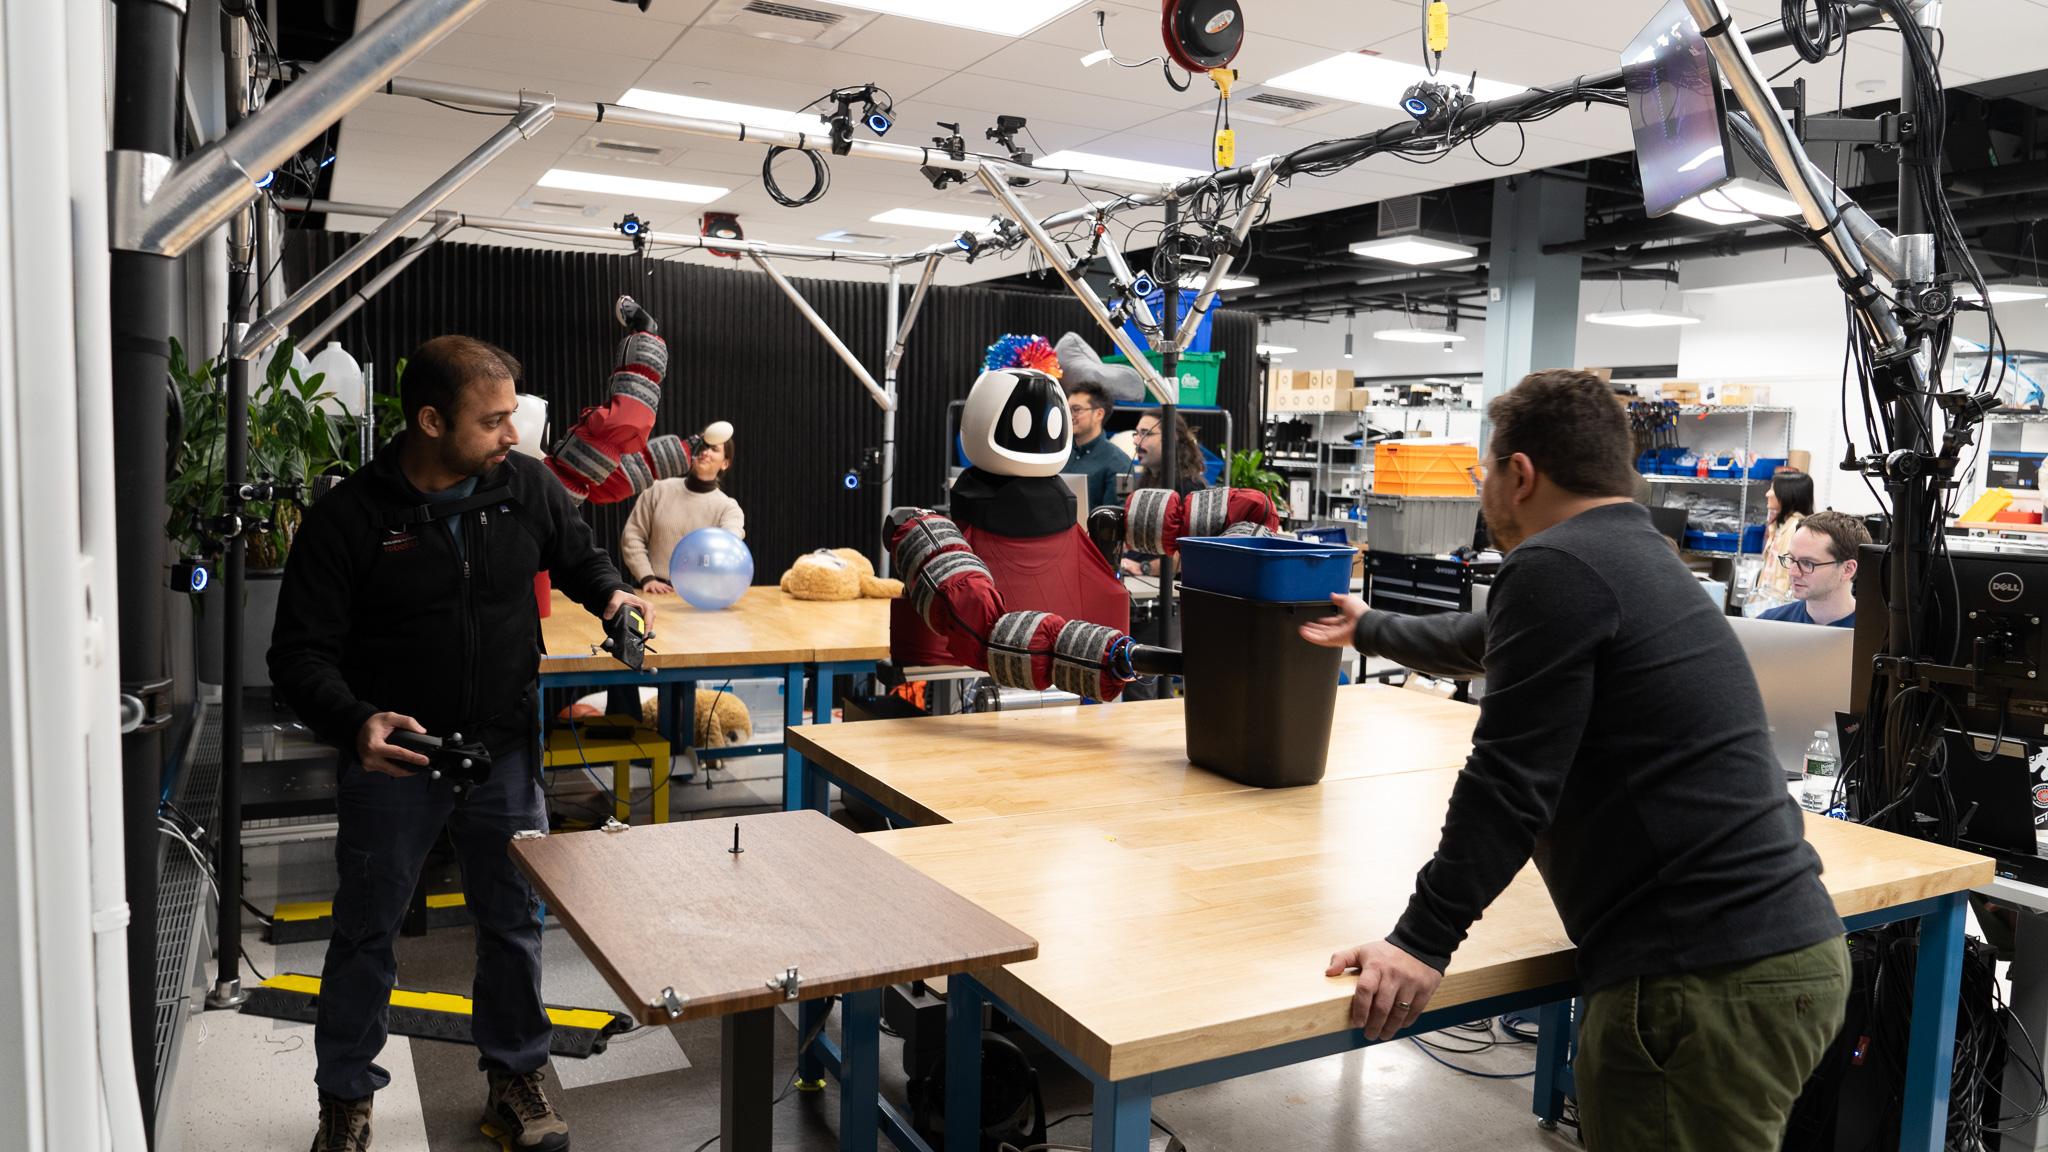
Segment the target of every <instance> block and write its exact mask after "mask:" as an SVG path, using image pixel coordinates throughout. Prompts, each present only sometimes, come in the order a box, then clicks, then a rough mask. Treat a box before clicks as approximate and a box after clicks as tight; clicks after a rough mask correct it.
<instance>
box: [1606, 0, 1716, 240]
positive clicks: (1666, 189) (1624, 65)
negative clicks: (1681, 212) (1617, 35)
mask: <svg viewBox="0 0 2048 1152" xmlns="http://www.w3.org/2000/svg"><path fill="white" fill-rule="evenodd" d="M1621 76H1622V82H1623V84H1624V85H1625V86H1626V87H1627V88H1628V119H1629V127H1630V128H1631V129H1632V130H1633V131H1634V133H1635V143H1636V170H1637V172H1638V173H1640V174H1641V176H1642V184H1643V211H1644V212H1646V213H1648V214H1649V215H1651V216H1662V215H1664V214H1665V213H1667V212H1669V211H1671V210H1672V209H1674V208H1676V207H1678V206H1679V205H1680V204H1682V203H1684V202H1685V201H1687V200H1690V199H1692V198H1693V197H1695V196H1698V195H1700V194H1701V193H1703V192H1708V191H1711V190H1713V189H1715V188H1718V187H1720V186H1721V185H1722V184H1725V183H1727V182H1728V179H1729V177H1730V176H1731V175H1733V172H1732V171H1731V170H1730V168H1729V151H1728V149H1729V145H1728V121H1727V115H1726V113H1727V107H1726V104H1725V97H1723V96H1722V93H1721V79H1720V74H1719V73H1718V72H1716V71H1715V70H1714V57H1713V54H1712V53H1711V52H1709V51H1708V50H1707V43H1706V40H1705V39H1704V38H1703V37H1702V36H1701V35H1700V31H1699V25H1698V24H1697V23H1695V22H1694V21H1693V18H1692V14H1691V13H1690V12H1688V11H1687V10H1686V7H1685V0H1670V3H1668V4H1666V5H1664V7H1663V8H1661V9H1659V10H1658V12H1657V16H1656V19H1654V20H1651V21H1650V23H1649V25H1648V26H1646V27H1645V28H1644V29H1643V30H1642V31H1641V32H1639V33H1637V35H1636V38H1635V39H1634V40H1633V41H1631V42H1630V43H1629V46H1628V48H1627V49H1626V50H1625V51H1624V52H1623V53H1622V54H1621Z"/></svg>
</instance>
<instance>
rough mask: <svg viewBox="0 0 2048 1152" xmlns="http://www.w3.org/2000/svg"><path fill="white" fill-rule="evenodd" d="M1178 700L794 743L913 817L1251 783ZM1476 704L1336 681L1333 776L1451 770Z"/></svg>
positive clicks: (841, 729)
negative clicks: (1223, 763) (1196, 748)
mask: <svg viewBox="0 0 2048 1152" xmlns="http://www.w3.org/2000/svg"><path fill="white" fill-rule="evenodd" d="M1183 715H1184V709H1183V702H1182V701H1180V700H1144V701H1133V702H1131V703H1119V704H1113V705H1110V706H1107V707H1088V708H1082V707H1072V708H1047V709H1040V710H1035V711H1026V712H989V713H983V714H981V715H975V716H935V717H925V718H919V719H914V720H870V721H863V722H861V723H858V724H827V725H814V726H809V727H803V728H792V729H790V731H789V735H788V739H789V745H790V747H792V748H795V749H797V750H799V751H801V752H802V753H803V754H804V756H806V757H807V758H809V759H810V760H812V761H814V762H816V763H818V764H820V765H823V766H824V767H825V768H826V770H827V771H829V772H830V773H831V774H832V775H833V776H834V777H835V778H837V779H839V780H841V781H844V782H846V783H848V784H851V785H852V786H853V787H854V788H855V789H856V790H858V791H860V792H863V793H866V794H867V795H868V796H870V797H872V798H874V799H875V800H876V801H877V802H879V803H881V804H882V805H883V806H885V807H887V808H889V809H890V810H891V811H894V812H896V813H897V814H898V815H901V816H903V817H904V818H906V819H908V820H909V821H911V822H912V823H914V824H944V823H951V822H957V821H962V820H984V819H988V818H990V817H995V816H1021V815H1027V814H1030V813H1035V812H1055V811H1063V810H1066V809H1071V808H1089V807H1096V806H1099V805H1105V804H1145V803H1151V802H1154V801H1159V800H1171V799H1177V798H1179V797H1182V796H1200V795H1207V794H1210V793H1218V792H1241V791H1246V790H1247V786H1246V785H1243V784H1239V783H1237V782H1236V781H1234V780H1229V779H1226V778H1224V777H1222V776H1218V775H1216V774H1215V773H1213V772H1208V771H1205V770H1203V769H1200V768H1197V767H1195V766H1194V765H1192V764H1189V763H1188V761H1187V738H1186V727H1185V725H1184V723H1183V720H1182V717H1183ZM1478 718H1479V709H1477V708H1474V707H1473V706H1471V705H1470V704H1458V703H1453V702H1451V701H1449V700H1443V699H1439V698H1436V697H1433V696H1429V695H1426V694H1423V693H1420V692H1409V691H1405V690H1402V689H1398V688H1385V687H1381V686H1379V685H1365V684H1362V685H1356V686H1353V687H1349V688H1339V689H1338V690H1337V711H1336V715H1335V717H1334V718H1333V719H1332V721H1331V724H1330V756H1329V762H1328V765H1327V767H1326V768H1325V769H1324V777H1323V778H1324V779H1325V780H1344V779H1350V778H1353V777H1359V776H1373V775H1381V774H1385V773H1389V772H1412V771H1417V770H1420V769H1431V768H1446V767H1455V766H1457V765H1461V764H1463V763H1464V762H1465V754H1466V752H1467V751H1468V750H1469V749H1470V748H1471V745H1472V726H1473V724H1474V723H1476V722H1477V721H1478Z"/></svg>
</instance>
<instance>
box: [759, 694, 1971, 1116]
mask: <svg viewBox="0 0 2048 1152" xmlns="http://www.w3.org/2000/svg"><path fill="white" fill-rule="evenodd" d="M1180 709H1181V705H1180V703H1179V702H1178V701H1158V702H1149V703H1143V704H1128V705H1126V704H1119V705H1112V706H1108V707H1094V708H1073V709H1047V710H1042V711H1034V712H1018V713H1007V714H1003V713H998V714H995V715H989V716H976V717H955V718H944V719H916V720H899V721H875V722H870V723H863V724H854V725H845V726H840V727H835V728H832V729H800V730H798V731H796V732H794V733H792V734H791V743H792V745H793V746H795V747H797V748H799V749H801V750H802V751H803V752H804V753H805V754H806V755H807V756H810V757H812V758H813V759H814V760H816V761H817V762H818V763H819V764H820V765H821V766H822V767H823V768H824V770H825V771H828V772H829V773H831V774H832V775H834V776H836V777H838V778H839V779H840V780H841V781H842V782H843V783H846V784H847V785H848V786H850V787H852V788H854V789H856V790H858V791H860V792H862V793H864V794H867V795H869V796H870V797H871V798H873V799H875V800H876V801H877V802H878V803H881V804H883V806H884V807H888V808H891V809H893V810H894V811H896V812H897V813H898V814H899V815H901V816H903V817H906V818H908V819H911V820H914V821H920V822H924V823H926V824H928V825H932V826H926V827H917V828H911V829H906V830H900V831H891V832H884V833H878V834H876V835H874V836H873V837H871V838H872V839H873V840H874V841H875V842H876V843H877V844H879V845H880V846H881V847H883V848H885V849H887V850H888V851H889V852H891V853H893V854H895V855H897V856H898V857H900V858H901V859H903V860H905V861H906V862H908V863H910V864H913V865H915V866H916V867H917V868H918V869H919V870H920V871H923V872H925V873H926V874H927V875H929V876H931V877H933V878H934V879H936V880H938V881H940V882H941V883H943V884H945V885H946V886H947V887H948V888H950V889H952V890H954V891H956V892H959V893H961V894H962V895H964V896H966V897H968V898H969V899H972V900H974V901H975V902H976V903H978V904H980V905H981V906H983V907H985V908H987V909H988V910H989V911H991V912H993V913H994V914H996V915H998V916H1001V917H1002V918H1004V919H1005V920H1006V921H1008V922H1010V923H1012V924H1015V925H1017V926H1018V927H1019V928H1020V929H1022V930H1024V931H1026V932H1028V933H1030V934H1031V935H1033V936H1034V937H1035V938H1037V939H1038V940H1039V941H1040V944H1041V950H1040V954H1039V957H1038V958H1037V959H1036V960H1033V961H1029V962H1026V963H1021V964H1015V965H1011V966H1008V967H1006V968H1004V969H1002V970H1001V971H998V972H981V973H976V974H974V975H973V976H971V977H960V978H955V979H953V980H951V981H949V984H948V990H949V1001H948V1013H949V1016H950V1017H951V1018H952V1019H953V1020H954V1024H953V1025H952V1026H949V1031H948V1056H947V1060H948V1068H947V1076H946V1083H947V1086H948V1101H947V1110H948V1123H947V1131H948V1132H949V1133H954V1132H960V1133H971V1132H972V1131H973V1128H974V1126H973V1124H972V1122H971V1120H970V1119H969V1118H971V1117H974V1116H977V1115H979V1101H978V1086H979V1083H980V1077H979V1071H978V1062H979V1053H980V1050H979V1046H978V1040H977V1039H975V1038H976V1037H978V1031H977V1030H976V1029H974V1028H970V1027H969V1026H968V1022H969V1021H976V1020H978V1019H979V1013H980V1010H981V1005H982V1003H983V1002H984V1000H993V1001H994V1002H995V1003H997V1004H998V1005H1000V1006H1001V1007H1002V1008H1003V1009H1004V1010H1005V1011H1006V1012H1008V1013H1009V1014H1010V1015H1011V1016H1012V1017H1014V1018H1015V1019H1017V1020H1018V1021H1019V1022H1020V1023H1022V1024H1023V1025H1024V1026H1025V1027H1026V1028H1027V1029H1028V1030H1030V1031H1031V1032H1032V1033H1033V1034H1034V1035H1035V1036H1037V1038H1038V1039H1039V1040H1040V1041H1042V1042H1043V1043H1045V1044H1046V1045H1047V1046H1048V1047H1049V1048H1050V1049H1051V1050H1053V1051H1056V1052H1059V1053H1061V1054H1062V1056H1063V1057H1064V1058H1066V1059H1067V1060H1068V1061H1069V1062H1070V1063H1072V1064H1073V1066H1074V1067H1075V1068H1076V1069H1077V1070H1079V1071H1080V1072H1081V1073H1082V1074H1083V1075H1085V1076H1087V1077H1088V1078H1089V1079H1090V1080H1091V1081H1092V1082H1093V1083H1094V1085H1095V1117H1096V1120H1095V1133H1096V1135H1095V1145H1094V1146H1095V1148H1096V1149H1097V1150H1098V1152H1132V1150H1138V1149H1143V1148H1145V1147H1146V1145H1147V1133H1148V1131H1149V1126H1150V1121H1149V1118H1150V1113H1151V1099H1152V1097H1153V1096H1155V1095H1160V1094H1163V1093H1166V1092H1172V1091H1179V1090H1182V1089H1185V1088H1190V1087H1195V1086H1198V1085H1200V1084H1205V1083H1212V1082H1214V1081H1217V1080H1221V1079H1227V1078H1231V1077H1235V1076H1241V1075H1247V1074H1250V1073H1253V1072H1257V1071H1261V1070H1264V1069H1268V1068H1273V1067H1279V1066H1282V1065H1285V1064H1291V1063H1295V1062H1298V1061H1301V1060H1306V1059H1313V1058H1317V1057H1320V1056H1324V1055H1330V1054H1334V1053H1338V1052H1343V1051H1347V1050H1350V1049H1353V1048H1357V1047H1360V1046H1361V1045H1363V1044H1364V1042H1365V1041H1364V1039H1363V1035H1362V1034H1361V1033H1360V1032H1358V1031H1356V1030H1354V1029H1351V1028H1350V1027H1349V1026H1348V1019H1347V1014H1346V1013H1347V1005H1348V1003H1349V1000H1350V996H1351V985H1352V980H1351V979H1350V978H1338V979H1330V978H1326V977H1324V976H1323V969H1324V964H1325V962H1326V961H1327V960H1328V958H1329V955H1330V953H1331V952H1332V951H1334V950H1335V949H1337V948H1339V947H1343V946H1346V945H1348V944H1353V943H1357V942H1358V941H1359V939H1361V938H1362V937H1363V934H1365V933H1369V932H1375V931H1383V930H1384V929H1385V928H1386V927H1388V926H1389V925H1391V924H1393V923H1394V921H1395V920H1396V919H1397V918H1398V917H1399V915H1400V913H1401V911H1402V909H1403V908H1404V907H1405V905H1406V903H1407V899H1408V896H1409V894H1410V892H1412V891H1413V887H1414V876H1415V872H1416V870H1417V869H1418V868H1419V867H1420V866H1421V865H1422V863H1423V862H1424V861H1426V860H1427V859H1428V858H1429V856H1430V854H1431V853H1432V852H1433V851H1434V849H1435V847H1436V841H1437V836H1438V833H1439V831H1440V829H1441V827H1442V823H1443V817H1444V812H1445V809H1446V806H1447V804H1448V801H1449V797H1450V791H1451V787H1452V785H1453V783H1454V781H1455V780H1456V778H1457V772H1458V768H1459V766H1461V765H1462V763H1463V760H1464V758H1465V756H1466V755H1467V753H1468V752H1469V750H1470V745H1471V730H1472V724H1473V722H1474V721H1475V720H1476V718H1477V716H1478V710H1477V709H1476V708H1472V707H1470V706H1467V705H1459V704H1452V703H1449V702H1446V701H1440V700H1433V699H1430V698H1428V697H1425V696H1422V695H1420V694H1417V693H1410V692H1405V691H1399V690H1394V689H1386V688H1379V687H1370V686H1361V687H1356V688H1346V689H1340V690H1339V696H1338V707H1337V713H1336V719H1335V722H1334V734H1333V740H1332V757H1331V761H1330V767H1329V770H1328V773H1327V775H1326V777H1325V779H1324V781H1323V783H1321V784H1320V785H1316V786H1313V787H1307V788H1297V789H1273V790H1259V789H1248V788H1245V787H1243V786H1241V785H1237V784H1234V783H1233V782H1231V781H1228V780H1225V779H1223V778H1221V777H1217V776H1214V775H1212V774H1210V773H1207V772H1204V771H1202V770H1200V769H1197V768H1194V767H1192V766H1190V765H1188V764H1187V763H1186V755H1185V750H1184V748H1183V745H1182V743H1181V740H1182V734H1181V725H1180V720H1181V716H1182V715H1183V713H1182V712H1181V710H1180ZM1789 802H1790V801H1789V800H1788V803H1789ZM1806 819H1807V835H1808V839H1809V840H1810V841H1811V842H1812V843H1813V844H1814V846H1815V848H1816V849H1817V850H1818V851H1819V852H1820V854H1821V857H1822V859H1823V861H1824V862H1825V864H1826V868H1827V872H1826V875H1825V877H1824V879H1825V881H1826V883H1827V885H1828V890H1829V892H1830V893H1831V894H1832V895H1833V896H1834V899H1835V903H1836V907H1837V909H1838V910H1839V911H1840V912H1841V913H1842V914H1843V916H1844V917H1845V918H1847V919H1849V921H1850V923H1851V924H1852V926H1856V927H1862V926H1869V925H1871V924H1876V923H1886V922H1891V921H1896V920H1904V919H1911V918H1916V917H1917V918H1919V919H1920V921H1921V933H1922V944H1923V955H1924V956H1926V957H1928V960H1927V961H1926V962H1923V963H1922V964H1921V965H1920V966H1919V969H1918V974H1917V976H1916V981H1917V983H1916V987H1915V995H1914V1003H1915V1005H1916V1011H1915V1019H1914V1025H1913V1039H1912V1046H1911V1050H1910V1052H1909V1058H1908V1086H1909V1090H1908V1106H1907V1121H1906V1131H1907V1137H1906V1143H1905V1145H1904V1146H1905V1147H1908V1148H1912V1149H1915V1150H1916V1152H1918V1150H1921V1149H1926V1150H1928V1152H1933V1150H1935V1149H1939V1148H1940V1147H1941V1131H1942V1126H1943V1121H1944V1120H1945V1117H1946V1086H1947V1068H1948V1061H1949V1053H1950V1052H1951V1051H1952V1046H1953V1038H1954V1023H1955V1021H1954V1011H1955V1002H1956V988H1957V982H1958V980H1959V974H1960V960H1961V936H1962V924H1963V895H1962V894H1963V893H1964V892H1966V891H1967V890H1968V889H1969V888H1971V887H1973V886H1975V885H1978V884H1982V883H1985V882H1987V881H1988V880H1989V879H1990V878H1991V876H1992V873H1993V866H1992V863H1991V862H1990V861H1989V860H1986V859H1984V858H1983V857H1979V856H1974V855H1971V854H1968V853H1964V852H1958V851H1954V850H1951V849H1946V848H1942V847H1939V846H1936V845H1933V844H1929V843H1926V842H1924V841H1919V840H1911V839H1907V838H1904V837H1899V836H1893V835H1890V834H1888V833H1883V832H1877V831H1873V830H1871V829H1867V828H1862V827H1859V826H1856V825H1850V824H1847V823H1844V822H1841V821H1831V820H1826V819H1823V818H1819V817H1807V818H1806ZM1576 992H1577V984H1576V976H1575V955H1574V952H1573V949H1572V947H1571V944H1570V942H1569V940H1568V939H1567V938H1566V937H1565V935H1564V930H1563V927H1562V925H1561V924H1560V923H1559V922H1558V919H1557V914H1556V911H1555V909H1554V906H1553V905H1552V903H1551V901H1550V898H1549V895H1548V893H1547V892H1546V891H1545V889H1544V888H1543V886H1542V884H1541V881H1540V880H1539V878H1538V877H1537V876H1536V874H1535V872H1534V870H1533V869H1526V870H1524V872H1523V873H1522V874H1521V875H1520V876H1518V877H1517V878H1516V880H1515V881H1514V883H1513V884H1511V885H1510V887H1509V888H1508V890H1507V891H1506V892H1505V893H1504V894H1503V895H1502V896H1501V897H1500V898H1499V899H1498V900H1496V901H1495V902H1494V904H1493V906H1492V907H1490V908H1489V909H1488V910H1487V912H1486V915H1485V917H1484V918H1483V919H1482V920H1480V921H1479V923H1477V924H1476V925H1474V926H1473V930H1472V935H1471V937H1470V938H1469V939H1468V940H1467V941H1466V943H1465V944H1464V945H1463V946H1461V947H1460V949H1459V950H1458V953H1457V955H1456V956H1455V957H1454V959H1453V963H1452V966H1451V969H1450V971H1449V972H1448V973H1447V975H1446V978H1445V980H1444V983H1443V985H1442V987H1441V988H1440V989H1439V991H1438V993H1437V995H1436V998H1435V999H1434V1000H1433V1001H1432V1006H1431V1010H1430V1012H1429V1013H1428V1014H1427V1015H1426V1016H1424V1017H1423V1018H1422V1020H1420V1021H1418V1022H1417V1024H1416V1027H1415V1028H1414V1029H1413V1030H1414V1031H1418V1032H1421V1031H1430V1030H1433V1029H1436V1028H1442V1027H1445V1026H1448V1025H1450V1024H1455V1023H1461V1022H1464V1021H1467V1020H1474V1019H1484V1018H1487V1017H1490V1016H1492V1015H1495V1014H1498V1013H1500V1012H1502V1011H1507V1010H1527V1009H1532V1008H1534V1009H1538V1010H1539V1011H1540V1012H1541V1021H1542V1023H1541V1029H1540V1034H1541V1036H1542V1038H1543V1039H1542V1043H1541V1044H1540V1047H1541V1048H1542V1050H1543V1051H1542V1053H1541V1056H1540V1058H1539V1062H1538V1075H1537V1085H1536V1088H1537V1105H1538V1109H1537V1110H1538V1112H1539V1114H1542V1115H1547V1116H1550V1117H1554V1116H1555V1115H1556V1111H1557V1110H1558V1109H1559V1108H1560V1107H1561V1104H1562V1098H1563V1095H1564V1092H1565V1084H1566V1081H1567V1079H1568V1075H1569V1073H1568V1071H1567V1070H1566V1067H1565V1060H1564V1055H1565V1054H1564V1048H1565V1045H1564V1039H1565V1037H1566V1036H1568V1035H1569V1032H1570V1015H1569V1001H1570V999H1571V997H1572V996H1574V995H1575V994H1576ZM948 1147H949V1149H954V1150H955V1152H958V1150H959V1149H962V1148H966V1147H971V1144H960V1145H955V1144H952V1143H950V1142H949V1145H948Z"/></svg>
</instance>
